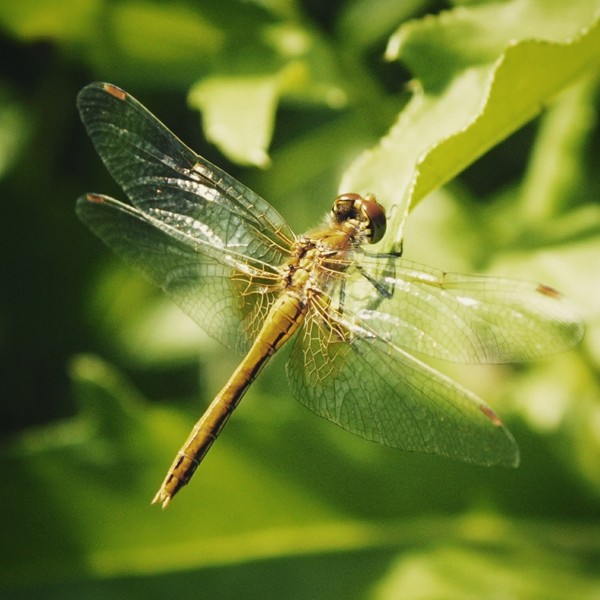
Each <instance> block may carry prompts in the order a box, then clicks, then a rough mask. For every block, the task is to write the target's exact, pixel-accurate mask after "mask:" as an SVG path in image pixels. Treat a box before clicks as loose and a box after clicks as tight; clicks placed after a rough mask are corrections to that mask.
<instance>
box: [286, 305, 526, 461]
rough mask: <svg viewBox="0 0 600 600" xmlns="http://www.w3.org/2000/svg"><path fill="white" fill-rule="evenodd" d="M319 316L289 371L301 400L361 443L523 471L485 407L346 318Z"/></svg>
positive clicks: (307, 328)
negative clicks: (354, 435)
mask: <svg viewBox="0 0 600 600" xmlns="http://www.w3.org/2000/svg"><path fill="white" fill-rule="evenodd" d="M334 312H335V311H332V310H330V309H329V310H324V311H323V312H322V314H319V313H318V312H313V313H311V315H310V316H309V317H308V318H307V320H305V324H304V326H303V328H302V329H301V331H300V333H299V335H298V337H297V338H296V340H295V342H294V346H293V348H292V353H291V355H290V359H289V361H288V364H287V374H288V379H289V382H290V386H291V389H292V392H293V394H294V396H295V397H296V399H297V400H299V401H300V402H301V403H302V404H304V405H305V406H306V407H308V408H309V409H310V410H312V411H313V412H315V413H316V414H318V415H319V416H321V417H324V418H325V419H328V420H329V421H331V422H333V423H335V424H337V425H339V426H340V427H343V428H344V429H346V430H347V431H350V432H351V433H354V434H356V435H358V436H360V437H363V438H366V439H368V440H372V441H375V442H379V443H381V444H385V445H387V446H392V447H395V448H401V449H403V450H407V451H417V452H425V453H435V454H440V455H443V456H447V457H450V458H454V459H459V460H463V461H467V462H472V463H476V464H481V465H492V464H503V465H507V466H515V465H517V464H518V462H519V452H518V448H517V446H516V443H515V441H514V439H513V438H512V436H511V434H510V432H509V431H508V430H507V429H506V428H505V427H504V426H503V424H502V422H501V421H500V419H499V418H498V417H497V416H496V414H495V413H494V412H493V411H492V409H491V408H490V407H489V406H487V405H486V404H485V403H484V402H483V401H481V400H480V399H479V398H477V397H476V396H474V395H473V394H472V393H470V392H469V391H467V390H465V389H464V388H462V387H460V386H459V385H457V384H456V383H454V382H453V381H451V380H450V379H449V378H447V377H446V376H444V375H442V374H441V373H439V372H437V371H435V370H433V369H432V368H430V367H428V366H427V365H425V364H423V363H421V362H420V361H418V360H416V359H415V358H414V357H412V356H410V355H409V354H407V353H406V352H405V351H404V350H402V349H401V348H399V347H398V346H396V345H395V344H393V343H392V342H390V341H388V340H385V339H382V338H380V337H377V336H376V335H375V334H374V332H372V331H369V330H368V329H365V328H363V327H360V326H358V325H356V324H353V323H350V322H347V321H346V320H345V319H344V318H343V317H342V316H341V315H340V314H339V313H338V314H337V316H336V317H335V319H334V318H332V315H333V314H334Z"/></svg>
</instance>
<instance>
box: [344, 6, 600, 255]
mask: <svg viewBox="0 0 600 600" xmlns="http://www.w3.org/2000/svg"><path fill="white" fill-rule="evenodd" d="M561 6H564V5H561ZM569 6H570V8H569V9H568V10H567V12H566V13H564V12H561V11H560V10H553V7H551V6H548V3H541V2H540V1H539V0H529V1H528V2H527V1H525V0H523V1H520V0H514V1H513V2H502V3H490V4H489V5H482V6H476V7H473V8H471V9H464V8H457V9H454V10H453V11H450V12H448V13H444V14H442V15H440V16H439V17H429V18H427V19H424V20H423V21H416V22H412V23H408V24H406V25H404V26H402V27H401V28H400V30H399V31H398V33H397V34H396V35H395V36H394V37H393V38H392V40H391V41H390V44H389V46H388V57H389V58H397V57H400V58H402V57H403V56H405V55H406V56H407V57H408V60H409V63H410V65H411V66H412V67H413V69H414V70H416V71H417V75H418V76H419V77H420V81H421V82H422V86H423V87H418V88H417V90H416V91H415V93H414V95H413V97H412V99H411V101H410V102H409V103H408V105H407V106H406V108H405V109H404V110H403V111H402V112H401V113H400V115H399V118H398V121H397V122H396V124H395V125H394V126H393V127H392V129H391V130H390V132H389V133H388V135H387V136H385V137H384V138H383V139H382V140H381V142H380V143H379V144H378V145H377V146H376V147H374V148H373V149H371V150H368V151H366V152H365V153H363V154H362V155H361V156H360V157H359V158H358V159H357V160H356V161H355V162H354V164H353V165H352V166H351V167H350V168H349V169H348V171H347V172H346V174H345V176H344V177H343V179H342V184H341V186H340V190H349V189H353V190H356V191H359V192H361V191H362V192H367V191H370V192H374V193H375V194H376V195H378V196H379V197H380V198H381V199H382V200H383V202H384V204H385V205H386V207H387V208H388V213H389V216H390V223H389V226H388V227H389V230H390V231H392V232H393V239H392V238H388V241H387V243H388V245H391V246H396V247H398V246H399V245H400V243H401V241H402V236H403V227H404V222H405V219H406V216H407V214H408V211H409V210H411V209H412V208H414V206H416V204H417V203H418V202H419V201H420V200H422V199H423V197H425V196H426V195H427V194H428V193H429V192H431V191H432V190H434V189H436V188H437V187H439V186H440V185H442V184H443V183H445V182H447V181H449V180H450V179H451V178H452V177H454V176H455V175H456V174H457V173H459V172H460V171H461V170H462V169H464V168H465V167H466V166H467V165H469V164H470V163H472V162H473V161H474V160H476V159H477V158H478V157H479V156H481V155H482V154H483V153H484V152H486V151H487V150H489V149H490V148H491V147H492V146H494V145H495V144H497V143H498V142H500V141H501V140H503V139H504V138H506V137H507V136H508V135H510V133H512V132H513V131H515V130H516V129H518V128H519V127H521V126H522V125H523V124H524V123H526V122H527V121H528V120H530V119H532V118H533V117H534V116H535V115H537V114H538V113H539V112H540V110H541V109H542V107H543V106H544V105H546V104H547V103H549V102H551V101H552V100H553V99H554V97H555V96H556V95H557V94H558V93H559V92H560V91H561V90H563V89H564V88H566V87H567V86H569V85H570V84H572V83H573V82H574V81H576V80H577V78H579V77H580V76H581V75H582V74H583V73H585V72H586V71H588V70H590V69H592V68H594V67H595V66H597V65H598V64H600V22H599V21H598V20H596V21H594V23H593V24H592V25H590V24H589V23H590V19H591V18H592V15H593V12H594V11H593V10H592V9H593V7H590V3H589V2H584V1H583V0H581V1H580V2H574V3H570V5H569ZM544 7H546V8H544ZM534 17H535V19H534ZM523 21H526V22H527V27H523V26H522V23H523ZM467 34H468V35H467ZM519 36H525V37H524V39H519ZM509 39H510V40H511V41H510V42H508V40H509ZM425 44H427V46H426V47H427V49H428V51H427V52H421V50H422V49H423V48H424V47H425ZM502 44H506V46H505V47H504V48H503V51H502V52H501V53H500V54H497V49H498V47H500V46H502ZM417 56H418V60H417ZM415 85H418V84H415Z"/></svg>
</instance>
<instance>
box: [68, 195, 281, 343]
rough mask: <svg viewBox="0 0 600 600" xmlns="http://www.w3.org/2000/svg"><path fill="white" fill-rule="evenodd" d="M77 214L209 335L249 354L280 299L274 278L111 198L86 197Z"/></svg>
mask: <svg viewBox="0 0 600 600" xmlns="http://www.w3.org/2000/svg"><path fill="white" fill-rule="evenodd" d="M76 210H77V214H78V216H79V218H80V219H81V220H82V221H83V222H84V223H86V225H88V227H89V228H90V229H91V230H92V231H93V232H94V233H95V234H96V235H97V236H98V237H100V238H101V239H102V240H103V241H104V242H105V243H106V244H107V245H108V246H109V247H110V248H111V249H112V250H113V251H114V252H115V253H116V254H117V255H119V256H120V257H121V258H123V259H124V260H125V261H126V262H127V263H129V264H130V265H131V266H132V267H134V268H135V269H136V270H138V271H139V272H141V273H142V274H143V275H145V276H146V277H147V278H148V279H150V280H151V281H152V282H153V283H155V284H156V285H158V286H160V287H161V288H162V289H163V290H164V291H165V292H166V293H167V294H168V295H169V296H170V297H171V298H172V299H173V300H174V301H175V302H176V303H177V304H178V305H179V306H180V307H181V308H182V309H183V310H184V311H185V312H186V313H187V314H188V315H189V316H190V317H192V318H193V319H194V320H195V321H196V322H197V323H198V324H199V325H200V326H201V327H202V328H203V329H204V330H205V331H206V332H207V333H208V334H209V335H211V336H212V337H214V338H215V339H217V340H219V341H221V342H223V343H224V344H225V345H226V346H228V347H229V348H232V349H234V350H237V351H239V352H246V351H247V349H248V348H249V345H250V344H251V342H252V341H253V340H254V339H255V337H256V335H257V333H258V330H259V329H260V326H261V325H262V321H263V320H264V317H265V315H266V313H267V312H268V309H269V307H270V305H271V303H272V302H273V301H274V299H275V296H276V293H275V291H274V289H275V288H274V287H273V291H270V290H271V287H270V286H272V285H273V283H274V281H275V276H274V274H272V276H271V277H269V273H268V272H267V271H264V272H263V273H262V277H260V276H258V275H257V276H254V277H249V276H248V275H247V274H246V273H244V272H240V271H239V270H237V269H236V268H235V267H234V266H228V265H226V264H223V263H222V262H218V261H216V260H215V259H213V258H212V257H211V256H209V255H207V254H205V253H199V252H198V251H197V250H196V248H195V247H194V245H193V244H187V243H185V238H177V237H175V236H173V235H171V234H170V232H169V231H165V228H164V224H162V223H158V224H157V223H154V222H152V219H151V217H149V216H148V215H146V214H144V213H143V212H141V211H139V210H138V209H136V208H135V207H132V206H130V205H128V204H124V203H122V202H119V201H118V200H114V199H112V198H109V197H107V196H98V195H88V196H84V197H81V198H80V199H79V200H78V202H77V208H76ZM158 225H162V228H161V227H160V226H158ZM248 268H249V267H248Z"/></svg>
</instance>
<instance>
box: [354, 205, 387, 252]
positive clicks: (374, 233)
mask: <svg viewBox="0 0 600 600" xmlns="http://www.w3.org/2000/svg"><path fill="white" fill-rule="evenodd" d="M360 211H361V213H362V215H363V217H364V218H365V219H366V221H367V222H368V223H369V227H368V229H369V235H368V238H369V243H370V244H376V243H377V242H379V241H380V240H381V238H383V236H384V235H385V230H386V226H387V222H386V217H385V210H384V208H383V206H381V204H379V202H377V200H376V199H375V196H373V194H366V195H365V197H364V198H361V200H360Z"/></svg>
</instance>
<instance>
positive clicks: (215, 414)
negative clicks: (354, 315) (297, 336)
mask: <svg viewBox="0 0 600 600" xmlns="http://www.w3.org/2000/svg"><path fill="white" fill-rule="evenodd" d="M305 314H306V305H305V304H304V303H303V302H301V300H300V299H299V298H298V297H297V296H296V295H294V294H291V293H286V294H282V295H281V296H280V297H279V298H278V299H277V300H276V302H275V303H274V304H273V306H272V307H271V310H270V311H269V313H268V315H267V317H266V319H265V322H264V324H263V326H262V329H261V330H260V332H259V334H258V336H257V338H256V340H255V341H254V343H253V344H252V347H251V348H250V350H249V351H248V354H246V356H245V357H244V359H243V360H242V362H241V363H240V364H239V366H238V368H237V369H236V370H235V371H234V373H233V375H232V376H231V377H230V378H229V381H228V382H227V383H226V384H225V386H224V387H223V389H222V390H221V391H220V392H219V393H218V394H217V396H216V398H215V399H214V400H213V401H212V402H211V404H210V406H209V407H208V408H207V409H206V412H205V413H204V414H203V415H202V417H201V418H200V420H199V421H198V422H197V423H196V425H195V426H194V428H193V429H192V431H191V433H190V435H189V436H188V439H187V440H186V442H185V444H183V446H182V447H181V449H180V450H179V452H178V453H177V456H176V457H175V460H174V461H173V464H172V465H171V468H170V469H169V472H168V473H167V476H166V477H165V480H164V481H163V484H162V485H161V487H160V489H159V491H158V493H157V494H156V496H155V497H154V499H153V500H152V503H153V504H156V503H162V505H163V508H166V507H167V506H168V505H169V503H170V502H171V500H172V499H173V496H174V495H175V494H176V493H177V492H178V491H179V490H180V489H181V488H182V487H183V486H184V485H185V484H186V483H187V482H188V481H189V480H190V479H191V477H192V475H193V474H194V471H195V470H196V469H197V467H198V465H199V464H200V463H201V462H202V459H203V458H204V457H205V456H206V453H207V452H208V451H209V449H210V447H211V446H212V445H213V443H214V441H215V440H216V439H217V437H218V435H219V433H221V430H222V429H223V427H224V426H225V423H227V421H228V419H229V417H230V416H231V414H232V413H233V411H234V410H235V408H236V407H237V405H238V404H239V403H240V400H241V399H242V397H243V395H244V394H245V393H246V390H247V389H248V388H249V387H250V384H251V383H252V382H253V381H254V379H255V378H256V376H257V375H258V374H259V373H260V371H261V370H262V368H263V367H264V366H265V365H266V364H267V362H268V360H269V359H270V358H271V356H273V354H275V352H276V351H277V350H278V349H279V348H280V347H281V346H282V345H283V344H284V343H285V342H286V341H287V340H288V339H289V338H290V337H291V336H292V335H293V334H294V332H295V331H296V330H297V329H298V327H299V326H300V324H301V323H302V321H303V320H304V316H305Z"/></svg>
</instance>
